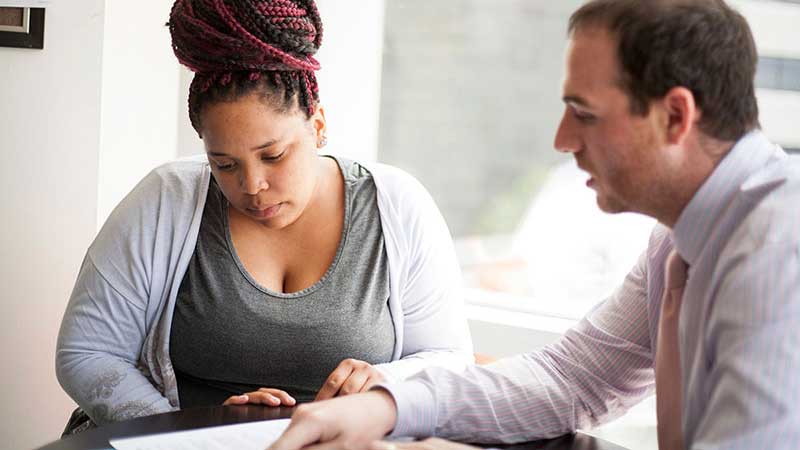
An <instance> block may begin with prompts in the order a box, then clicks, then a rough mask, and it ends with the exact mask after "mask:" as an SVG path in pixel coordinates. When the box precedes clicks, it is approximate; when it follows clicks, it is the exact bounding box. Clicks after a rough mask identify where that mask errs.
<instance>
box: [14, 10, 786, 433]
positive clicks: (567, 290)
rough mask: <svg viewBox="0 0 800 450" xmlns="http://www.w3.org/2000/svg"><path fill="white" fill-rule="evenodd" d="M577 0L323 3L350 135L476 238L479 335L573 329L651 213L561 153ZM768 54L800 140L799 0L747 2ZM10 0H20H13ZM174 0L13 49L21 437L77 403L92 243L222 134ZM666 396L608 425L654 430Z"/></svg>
mask: <svg viewBox="0 0 800 450" xmlns="http://www.w3.org/2000/svg"><path fill="white" fill-rule="evenodd" d="M580 3H582V2H580V1H577V0H562V1H559V2H551V1H545V0H437V1H435V2H432V1H423V0H369V1H364V0H360V1H358V0H318V4H319V8H320V12H321V14H322V18H323V22H324V24H325V38H324V42H323V46H322V49H321V50H320V52H319V54H318V59H319V60H320V62H321V63H322V66H323V69H322V70H321V71H320V73H319V80H320V85H321V97H322V102H323V105H324V106H325V108H326V116H327V118H328V121H329V124H328V125H329V130H330V131H329V142H330V144H329V147H328V149H329V150H330V151H331V152H332V153H336V154H340V155H343V156H348V157H351V158H354V159H360V160H370V161H374V160H377V161H381V162H385V163H389V164H393V165H396V166H399V167H402V168H404V169H405V170H407V171H409V172H410V173H412V174H413V175H415V176H416V177H417V178H418V179H419V180H420V181H421V182H422V183H423V184H424V185H425V186H426V187H427V188H428V190H429V191H430V192H431V194H432V195H433V197H434V198H435V200H436V201H437V203H438V204H439V207H440V208H441V210H442V212H443V214H444V216H445V219H446V220H447V222H448V225H449V227H450V230H451V232H452V234H453V237H454V238H455V241H456V247H457V251H458V255H459V258H460V261H461V264H462V269H463V272H464V277H465V280H466V283H467V286H468V290H467V298H466V301H467V303H468V312H469V316H470V326H471V329H472V332H473V337H474V339H475V345H476V350H477V351H480V352H484V353H489V354H492V355H495V356H504V355H509V354H513V353H517V352H521V351H526V350H532V349H535V348H539V347H541V346H542V345H545V344H546V343H548V342H551V341H552V340H553V339H555V338H556V337H557V336H558V334H559V333H561V332H563V330H565V329H566V328H567V327H569V326H570V325H571V324H573V323H574V322H575V321H576V320H577V319H578V318H580V317H581V316H582V315H583V314H584V313H585V312H586V311H587V310H588V309H589V308H591V307H592V306H593V305H595V304H596V303H598V302H600V301H602V300H603V299H604V298H605V297H606V296H607V295H608V294H609V293H610V292H611V291H612V290H613V289H614V287H615V286H616V285H617V284H618V283H619V282H620V281H621V280H622V278H623V277H624V275H625V273H627V271H628V270H629V269H630V268H631V267H632V265H633V264H634V263H635V261H636V258H637V257H638V255H639V253H640V252H641V251H642V250H643V249H644V247H645V245H646V243H647V236H648V234H649V231H650V229H651V228H652V226H653V222H652V220H650V219H647V218H644V217H641V216H638V215H632V214H623V215H617V216H609V215H606V214H603V213H601V212H599V210H597V208H596V205H595V201H594V195H593V192H592V191H590V190H589V189H587V188H586V187H585V186H584V182H585V180H586V176H585V175H584V174H582V173H581V172H580V171H578V170H577V168H576V167H575V165H574V164H573V163H572V161H571V159H570V158H569V157H565V156H564V155H561V154H559V153H557V152H556V151H554V150H553V148H552V141H553V137H554V133H555V129H556V126H557V124H558V120H559V118H560V116H561V113H562V103H561V100H560V88H561V77H562V73H563V51H564V47H565V44H566V36H565V28H566V22H567V18H568V17H569V14H570V13H571V12H572V11H573V10H574V9H576V8H577V7H578V6H579V4H580ZM731 3H732V4H733V5H734V6H736V7H737V8H739V10H740V11H741V12H742V13H743V14H744V15H745V16H746V17H747V18H748V20H749V21H750V24H751V27H752V28H753V30H754V34H755V37H756V41H757V45H758V48H759V52H760V55H761V59H760V63H759V71H758V80H757V84H758V91H757V95H758V99H759V106H760V109H761V123H762V125H763V128H764V130H765V131H766V133H767V134H768V135H769V136H770V137H771V138H772V139H773V140H774V141H776V142H777V143H779V144H781V145H783V146H784V147H785V148H786V149H787V150H789V151H794V152H796V151H798V149H800V130H798V128H797V127H796V126H795V123H796V117H798V116H800V45H798V44H797V43H798V42H800V29H798V28H797V27H796V24H797V23H800V2H798V1H771V0H736V1H733V2H731ZM2 6H3V1H2V0H0V7H2ZM170 7H171V2H170V1H167V0H158V1H147V2H125V1H121V0H70V1H69V2H66V1H59V0H53V1H50V2H49V3H47V8H46V20H45V43H44V49H42V50H27V49H14V48H3V47H0V156H1V157H2V164H0V183H1V184H0V187H2V191H3V192H4V194H5V195H3V196H2V197H0V205H2V206H1V207H0V210H1V211H2V214H3V216H2V227H3V228H2V229H3V232H2V233H0V240H2V241H1V242H2V247H1V248H2V253H1V254H0V283H1V284H0V285H2V287H3V289H2V294H0V301H2V307H3V309H2V310H3V312H4V313H3V314H2V315H0V360H2V361H4V364H5V367H6V369H5V370H3V371H2V373H1V374H0V377H2V379H1V380H2V382H1V383H0V397H2V398H3V400H4V401H3V404H2V406H0V408H1V411H2V416H3V417H4V418H5V420H3V421H2V422H1V423H0V442H3V446H7V447H8V448H31V447H35V446H38V445H42V444H45V443H47V442H49V441H52V440H54V439H57V438H58V436H59V434H60V432H61V429H62V428H63V426H64V424H65V423H66V419H67V417H68V415H69V412H70V411H71V410H72V409H73V408H74V404H73V403H72V402H71V400H70V399H69V398H68V397H67V396H66V395H65V394H64V393H63V391H62V390H61V388H60V387H59V386H58V383H57V381H56V379H55V374H54V368H53V360H54V349H55V339H56V335H57V332H58V327H59V324H60V320H61V316H62V314H63V311H64V308H65V306H66V302H67V299H68V297H69V294H70V291H71V289H72V285H73V282H74V277H75V276H76V274H77V271H78V267H79V266H80V263H81V260H82V258H83V255H84V253H85V251H86V248H87V247H88V245H89V244H90V243H91V240H92V239H93V237H94V235H95V233H96V232H97V230H98V229H99V227H100V226H101V225H102V223H103V222H104V220H105V218H106V217H107V216H108V214H109V213H110V211H111V210H112V209H113V207H114V206H115V205H116V204H117V202H119V200H120V199H121V198H122V197H123V196H124V195H125V194H126V193H127V192H128V191H130V189H131V188H132V187H133V186H134V185H135V184H136V182H138V180H139V179H141V178H142V177H143V176H144V175H145V174H146V173H147V172H148V171H149V170H150V169H152V168H153V167H155V166H156V165H158V164H161V163H163V162H166V161H169V160H171V159H174V158H177V157H181V156H187V155H192V154H198V153H202V151H203V150H202V143H201V142H200V141H199V139H198V138H197V135H196V134H195V133H194V131H193V130H192V129H191V127H190V125H189V120H188V115H187V112H186V95H187V89H188V85H189V82H190V81H191V74H190V73H189V72H188V71H186V70H185V69H183V68H181V67H179V66H178V64H177V63H176V62H175V58H174V56H173V55H172V52H171V48H170V43H169V33H168V31H167V29H166V27H165V26H164V23H165V22H166V20H167V16H168V13H169V9H170ZM653 405H654V403H653V401H652V399H651V400H649V401H647V402H644V403H643V404H642V405H640V406H639V407H637V408H634V410H632V412H631V413H629V414H628V415H626V416H625V417H624V418H622V419H621V420H619V421H617V422H615V423H613V424H610V425H607V426H604V427H601V428H599V429H597V430H594V431H592V432H593V433H596V434H598V435H599V436H602V437H604V438H606V439H609V440H612V441H615V442H618V443H620V444H621V445H624V446H626V447H629V448H636V449H648V448H653V449H654V448H655V428H654V426H655V425H654V424H655V418H654V406H653Z"/></svg>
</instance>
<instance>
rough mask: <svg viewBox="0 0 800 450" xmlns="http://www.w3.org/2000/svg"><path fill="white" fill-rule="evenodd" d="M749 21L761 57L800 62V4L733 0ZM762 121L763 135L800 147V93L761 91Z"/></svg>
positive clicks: (760, 115) (767, 0)
mask: <svg viewBox="0 0 800 450" xmlns="http://www.w3.org/2000/svg"><path fill="white" fill-rule="evenodd" d="M732 3H733V4H734V6H736V8H737V9H738V10H739V11H740V12H741V13H742V15H744V16H745V17H746V18H747V21H748V23H749V24H750V28H752V30H753V38H754V39H755V41H756V47H758V54H759V55H760V56H769V57H774V58H791V59H800V45H798V44H797V43H798V42H800V27H798V26H797V24H798V23H800V4H796V3H787V2H779V1H772V0H734V1H733V2H732ZM756 97H757V98H758V108H759V119H760V121H761V127H762V128H763V130H764V132H765V133H766V134H767V136H769V138H770V139H772V140H773V141H775V142H777V143H779V144H782V145H784V146H792V147H800V130H798V127H797V117H798V116H800V93H798V92H792V91H779V90H772V89H758V90H757V91H756Z"/></svg>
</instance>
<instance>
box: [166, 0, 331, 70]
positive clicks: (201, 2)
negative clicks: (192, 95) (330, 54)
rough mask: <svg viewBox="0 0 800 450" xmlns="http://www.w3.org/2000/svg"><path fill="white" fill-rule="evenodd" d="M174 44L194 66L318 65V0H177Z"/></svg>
mask: <svg viewBox="0 0 800 450" xmlns="http://www.w3.org/2000/svg"><path fill="white" fill-rule="evenodd" d="M167 25H169V30H170V34H171V35H172V48H173V50H174V52H175V56H177V58H178V61H180V62H181V64H183V65H185V66H187V67H188V68H189V69H191V70H193V71H195V72H231V71H241V70H249V71H269V70H318V69H319V62H317V60H316V59H314V58H313V55H314V54H315V53H316V52H317V49H319V46H320V44H321V43H322V22H321V21H320V17H319V11H318V10H317V6H316V5H315V4H314V0H176V1H175V4H174V5H173V6H172V11H171V12H170V18H169V23H168V24H167Z"/></svg>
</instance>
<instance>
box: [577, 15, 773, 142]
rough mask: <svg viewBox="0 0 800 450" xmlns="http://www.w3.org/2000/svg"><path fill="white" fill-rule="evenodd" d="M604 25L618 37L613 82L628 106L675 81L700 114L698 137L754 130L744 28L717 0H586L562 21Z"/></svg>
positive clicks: (749, 46) (749, 47)
mask: <svg viewBox="0 0 800 450" xmlns="http://www.w3.org/2000/svg"><path fill="white" fill-rule="evenodd" d="M589 26H600V27H603V28H606V29H607V30H608V31H609V32H611V33H612V35H614V37H615V38H616V39H617V54H618V55H619V63H620V68H621V71H620V82H621V85H622V87H623V89H624V90H625V91H626V92H627V93H628V95H629V97H630V99H631V108H632V111H633V112H634V113H636V114H641V115H644V114H647V112H648V111H649V103H650V101H651V100H653V99H656V98H662V97H663V96H664V95H666V94H667V92H668V91H669V90H670V89H672V88H674V87H677V86H683V87H685V88H687V89H689V90H690V91H691V92H692V94H693V95H694V97H695V102H696V103H697V105H698V107H699V108H700V110H701V111H702V113H703V114H702V117H701V120H700V123H699V127H700V129H701V131H703V132H704V133H705V134H707V135H709V136H711V137H713V138H716V139H719V140H723V141H735V140H737V139H738V138H740V137H741V136H743V135H744V134H745V133H747V132H748V131H750V130H752V129H754V128H758V127H759V123H758V104H757V102H756V97H755V87H754V78H755V73H756V64H757V59H758V55H757V53H756V46H755V43H754V41H753V36H752V33H751V32H750V27H749V26H748V25H747V21H746V20H745V19H744V17H742V15H741V14H739V13H738V12H736V11H735V10H733V9H732V8H730V7H729V6H728V5H727V4H725V2H724V1H723V0H592V1H589V2H588V3H586V4H585V5H583V6H582V7H581V8H579V9H578V10H577V11H575V13H573V14H572V16H571V17H570V19H569V27H568V33H569V35H570V36H572V35H573V34H574V33H575V32H576V31H577V30H578V29H580V28H582V27H589Z"/></svg>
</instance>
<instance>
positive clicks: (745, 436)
mask: <svg viewBox="0 0 800 450" xmlns="http://www.w3.org/2000/svg"><path fill="white" fill-rule="evenodd" d="M673 247H674V248H676V249H677V251H678V253H679V254H680V255H681V256H682V257H683V258H684V259H685V260H686V262H687V263H688V264H689V265H690V269H689V280H688V282H687V285H686V289H685V291H684V299H683V307H682V309H681V316H680V329H679V339H680V348H681V368H682V375H683V415H682V417H683V430H684V437H685V443H686V445H687V446H688V447H689V448H696V449H754V448H770V449H790V448H792V449H794V448H798V445H800V444H798V443H800V158H797V157H789V156H787V155H786V154H785V153H784V152H783V150H781V149H780V147H778V146H776V145H774V144H772V143H770V142H769V140H767V138H766V137H765V136H764V135H763V134H762V133H761V132H760V131H753V132H750V133H749V134H747V135H746V136H744V137H743V138H742V139H741V140H740V141H739V142H737V143H736V145H735V146H734V147H733V148H732V149H731V151H730V152H729V153H728V154H727V155H726V156H725V157H724V158H723V159H722V160H721V161H720V163H719V164H718V166H717V167H716V168H715V170H714V171H713V173H712V174H711V175H710V176H709V178H708V179H707V180H706V181H705V182H704V183H703V185H702V186H701V188H700V189H699V190H698V191H697V192H696V193H695V195H694V197H693V198H692V200H691V201H690V203H689V204H688V205H687V207H686V208H685V209H684V210H683V211H682V213H681V215H680V217H679V220H678V222H677V223H676V225H675V227H674V229H672V230H669V229H667V228H665V227H663V226H661V225H658V226H656V228H655V229H654V230H653V233H652V235H651V237H650V242H649V245H648V248H647V250H646V251H645V252H644V253H643V254H642V256H641V257H640V258H639V261H638V262H637V264H636V265H635V266H634V267H633V269H632V270H631V272H630V273H629V274H628V275H627V277H626V278H625V280H624V281H623V283H622V285H621V286H620V287H619V288H618V289H617V290H616V291H615V292H614V293H613V294H612V295H611V296H610V297H609V298H608V299H606V300H605V301H603V302H602V303H600V304H599V305H597V306H596V307H595V308H594V309H593V310H592V311H590V312H589V313H588V314H587V315H586V316H585V317H584V318H583V319H582V320H581V321H580V322H579V323H578V324H577V325H576V326H575V327H573V328H572V329H570V330H569V331H567V332H566V333H565V335H564V336H562V337H561V338H560V339H559V340H558V341H557V342H556V343H554V344H552V345H549V346H547V347H546V348H544V349H543V350H541V351H537V352H532V353H527V354H522V355H518V356H515V357H510V358H506V359H503V360H500V361H498V362H496V363H493V364H491V365H488V366H473V367H470V368H468V369H467V370H465V371H463V372H459V373H456V372H450V371H446V370H443V369H436V368H432V369H428V370H425V371H423V372H421V373H419V374H417V375H416V376H414V377H413V378H410V379H408V380H406V381H405V382H401V383H396V384H387V385H384V386H382V387H383V388H385V389H387V390H388V391H389V392H390V393H391V395H392V396H393V397H394V399H395V401H396V403H397V412H398V421H397V424H396V427H395V429H394V431H393V432H392V435H395V436H400V435H405V436H417V437H422V436H431V435H436V436H441V437H446V438H450V439H454V440H459V441H464V442H484V443H486V442H489V443H500V442H509V443H510V442H520V441H527V440H533V439H540V438H548V437H553V436H557V435H561V434H564V433H568V432H572V431H574V430H576V429H578V428H584V429H585V428H590V427H592V426H594V425H597V424H600V423H603V422H606V421H608V420H610V419H613V418H615V417H618V416H620V415H622V414H623V413H624V412H625V411H626V410H627V409H628V408H629V407H631V406H632V405H634V404H636V403H637V402H639V401H640V400H642V399H643V398H645V397H647V396H649V395H651V394H652V393H653V391H654V389H655V384H654V371H653V364H654V351H655V348H656V339H657V332H658V318H659V312H660V303H661V296H662V291H663V282H664V280H663V276H664V263H665V260H666V258H667V256H668V254H669V252H670V251H671V250H672V248H673Z"/></svg>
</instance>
